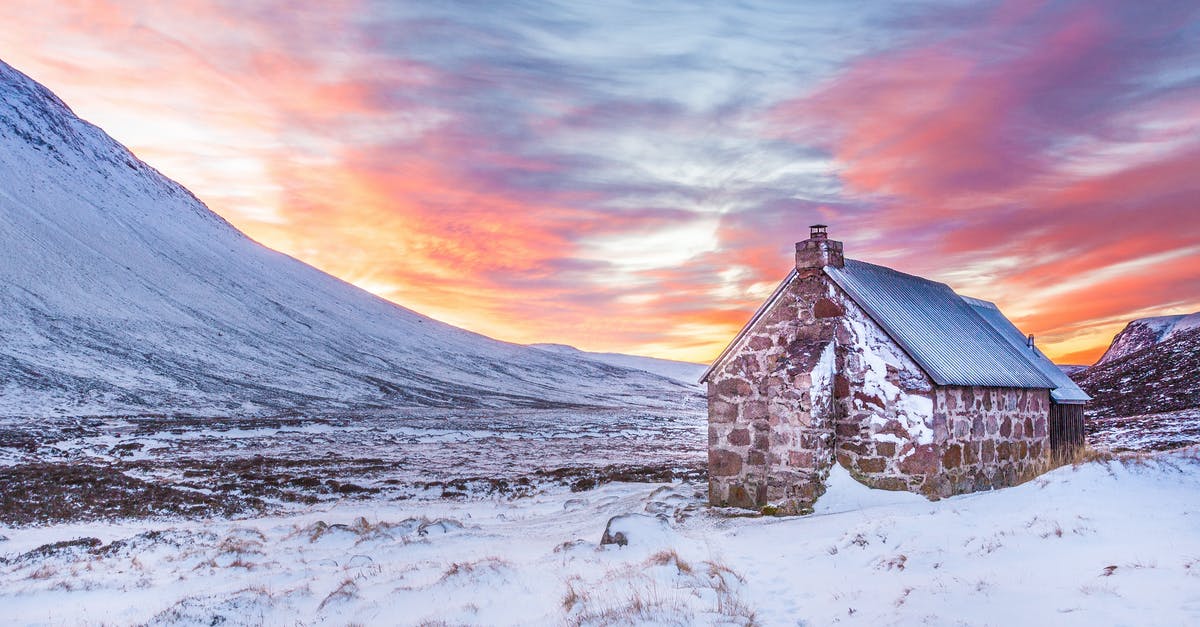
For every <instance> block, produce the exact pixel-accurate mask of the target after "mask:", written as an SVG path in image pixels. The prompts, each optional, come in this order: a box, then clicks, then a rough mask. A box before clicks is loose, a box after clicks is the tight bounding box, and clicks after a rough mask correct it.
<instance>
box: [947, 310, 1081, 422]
mask: <svg viewBox="0 0 1200 627" xmlns="http://www.w3.org/2000/svg"><path fill="white" fill-rule="evenodd" d="M962 299H963V300H964V301H966V303H967V304H968V305H970V306H971V308H972V309H974V310H975V313H977V314H979V316H980V317H981V318H983V319H984V320H986V321H987V323H988V324H990V325H992V328H993V329H995V330H996V331H998V332H999V333H1000V335H1003V336H1004V339H1006V340H1008V343H1009V344H1011V345H1012V346H1013V348H1016V349H1017V350H1018V351H1020V352H1021V354H1023V355H1024V356H1025V358H1026V359H1028V360H1029V361H1030V363H1032V364H1033V365H1034V366H1036V367H1037V369H1038V370H1040V371H1041V372H1042V374H1044V375H1046V378H1048V379H1050V382H1051V383H1053V384H1054V385H1055V388H1054V389H1053V390H1051V391H1050V398H1052V399H1054V401H1055V402H1057V403H1067V404H1071V403H1086V402H1087V401H1090V400H1092V397H1090V396H1088V395H1087V392H1084V391H1083V390H1081V389H1080V388H1079V386H1078V385H1075V382H1074V381H1072V380H1071V377H1068V376H1067V373H1065V372H1063V371H1062V370H1060V369H1059V367H1058V366H1055V365H1054V362H1052V361H1050V358H1049V357H1046V355H1045V353H1043V352H1042V351H1041V349H1039V348H1038V347H1037V346H1034V347H1032V348H1031V347H1029V345H1028V344H1027V343H1026V336H1025V334H1024V333H1021V330H1020V329H1018V328H1017V327H1016V325H1014V324H1013V323H1012V321H1010V320H1009V319H1008V318H1006V317H1005V316H1004V313H1002V312H1001V311H1000V308H999V307H997V306H996V304H995V303H990V302H988V301H986V300H980V299H978V298H971V297H969V296H963V297H962Z"/></svg>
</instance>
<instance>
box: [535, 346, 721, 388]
mask: <svg viewBox="0 0 1200 627" xmlns="http://www.w3.org/2000/svg"><path fill="white" fill-rule="evenodd" d="M530 346H532V347H533V348H536V349H538V350H543V351H547V352H551V353H555V354H558V355H571V356H575V357H583V358H584V359H591V360H593V361H598V362H601V363H606V364H609V365H612V366H620V367H622V368H635V369H637V370H645V371H646V372H653V373H654V374H657V375H659V376H663V377H667V378H668V379H674V380H676V381H680V382H682V383H686V384H688V385H699V383H698V381H699V379H700V375H702V374H704V370H705V368H707V367H708V366H706V365H704V364H694V363H691V362H687V361H675V360H672V359H658V358H655V357H642V356H639V355H625V354H623V353H593V352H590V351H584V350H579V349H578V348H575V347H574V346H567V345H566V344H530Z"/></svg>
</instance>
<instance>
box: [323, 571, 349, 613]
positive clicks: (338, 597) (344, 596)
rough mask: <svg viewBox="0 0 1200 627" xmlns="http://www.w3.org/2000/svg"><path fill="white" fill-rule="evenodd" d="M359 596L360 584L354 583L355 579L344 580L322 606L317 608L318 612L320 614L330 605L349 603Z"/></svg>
mask: <svg viewBox="0 0 1200 627" xmlns="http://www.w3.org/2000/svg"><path fill="white" fill-rule="evenodd" d="M357 596H358V584H357V583H355V582H354V579H352V578H349V577H347V578H346V579H344V580H342V583H341V584H340V585H338V587H337V588H334V590H333V592H330V593H329V595H328V596H326V597H325V599H324V600H322V601H321V604H320V605H318V606H317V611H318V612H319V611H321V610H323V609H325V606H326V605H329V604H330V603H337V602H340V601H349V600H351V599H353V598H355V597H357Z"/></svg>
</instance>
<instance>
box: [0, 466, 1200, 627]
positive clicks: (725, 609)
mask: <svg viewBox="0 0 1200 627" xmlns="http://www.w3.org/2000/svg"><path fill="white" fill-rule="evenodd" d="M1197 490H1200V459H1198V453H1197V450H1196V449H1190V450H1185V451H1176V452H1172V453H1158V454H1155V455H1154V456H1153V457H1143V458H1139V459H1133V460H1127V461H1111V462H1092V463H1088V464H1084V465H1081V466H1079V467H1065V468H1061V469H1059V470H1056V471H1054V472H1052V473H1050V474H1048V475H1046V476H1044V477H1043V478H1040V479H1038V480H1036V481H1033V482H1031V483H1028V484H1025V485H1022V486H1019V487H1016V488H1012V489H1008V490H1003V491H998V492H994V493H981V494H973V495H967V496H960V497H954V498H950V499H946V500H943V501H940V502H928V501H925V500H924V499H922V498H920V497H916V496H913V495H909V494H901V493H890V492H878V491H875V492H873V491H869V490H867V489H866V488H863V487H862V486H859V485H858V484H856V483H854V482H853V481H852V480H851V479H850V478H849V477H848V476H846V475H844V474H841V473H837V474H835V477H834V483H833V486H832V488H831V490H830V493H829V494H828V495H827V497H825V498H823V499H822V500H821V502H820V504H819V507H818V512H817V513H816V514H814V515H812V516H807V517H802V518H744V517H737V516H732V515H730V513H729V512H723V511H712V510H709V509H707V508H704V507H702V497H703V486H702V485H697V484H689V483H679V482H676V483H673V484H662V485H647V484H631V483H614V484H607V485H602V486H600V487H598V488H595V489H592V490H586V491H583V492H576V493H572V492H570V491H567V490H566V489H559V490H548V491H545V492H543V493H539V494H535V495H533V496H529V497H525V498H518V499H508V498H494V499H482V500H469V501H454V500H433V501H426V500H407V501H383V500H369V501H354V500H347V501H342V502H329V503H322V504H319V505H316V506H312V507H310V508H307V509H304V510H301V511H290V512H287V513H285V514H282V515H269V516H264V517H259V518H254V519H248V520H228V519H212V520H194V521H181V520H159V521H136V522H106V523H89V524H63V525H56V526H51V527H29V528H18V529H0V531H2V532H3V535H4V536H7V539H5V540H3V541H2V542H0V555H3V563H0V607H3V608H4V610H3V613H4V617H5V621H6V622H10V623H17V624H61V623H92V624H100V623H107V624H131V623H143V622H149V623H151V624H159V623H172V624H174V623H186V624H205V625H215V624H226V625H231V624H233V625H236V624H262V623H266V624H297V623H301V624H309V623H315V624H353V623H362V624H464V623H465V624H481V625H503V624H611V623H613V622H618V623H620V622H635V623H654V624H694V623H700V624H763V625H828V624H834V623H837V624H847V625H893V624H899V625H910V624H929V625H1012V624H1029V625H1119V624H1126V625H1184V624H1197V622H1200V524H1198V523H1200V500H1197V499H1196V498H1195V496H1196V494H1197ZM621 515H632V516H630V517H627V518H625V519H621V520H618V523H616V527H618V528H619V529H618V528H614V531H616V530H624V531H625V535H626V536H627V539H628V544H627V545H625V546H618V545H605V546H601V545H600V544H599V542H600V539H601V535H602V534H603V532H604V531H605V524H606V522H607V521H608V520H609V519H610V518H612V517H614V516H621Z"/></svg>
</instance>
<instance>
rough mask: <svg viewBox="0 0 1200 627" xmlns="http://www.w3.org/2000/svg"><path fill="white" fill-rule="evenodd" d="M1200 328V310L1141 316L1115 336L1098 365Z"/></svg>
mask: <svg viewBox="0 0 1200 627" xmlns="http://www.w3.org/2000/svg"><path fill="white" fill-rule="evenodd" d="M1196 328H1200V312H1196V313H1193V314H1188V315H1177V316H1157V317H1154V318H1139V319H1137V320H1134V321H1132V322H1130V323H1129V324H1127V325H1125V328H1124V329H1122V330H1121V332H1120V333H1118V334H1117V335H1116V336H1115V337H1113V341H1112V344H1109V346H1108V350H1106V351H1104V356H1102V357H1101V358H1100V361H1097V362H1096V365H1097V366H1102V365H1104V364H1108V363H1111V362H1113V361H1116V360H1118V359H1120V358H1122V357H1125V356H1126V355H1130V354H1132V353H1136V352H1137V351H1140V350H1142V349H1144V348H1148V347H1150V346H1153V345H1154V344H1157V343H1159V342H1164V341H1166V340H1169V339H1171V338H1172V337H1175V336H1176V335H1179V334H1182V333H1184V332H1186V331H1189V330H1191V329H1196Z"/></svg>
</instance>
